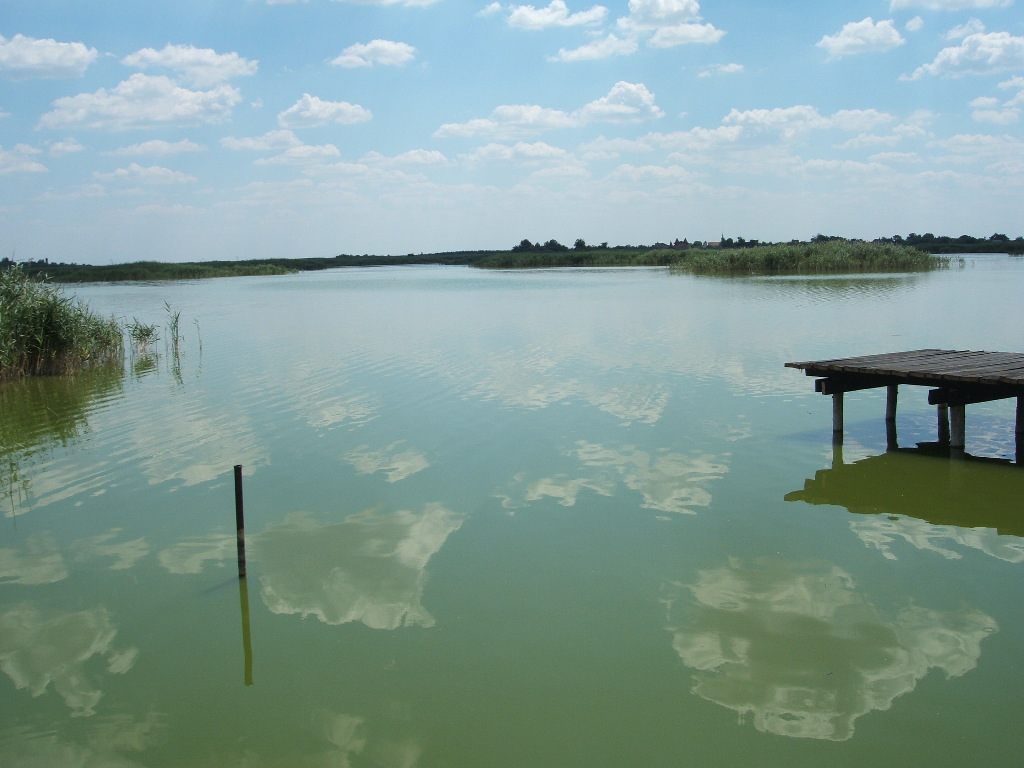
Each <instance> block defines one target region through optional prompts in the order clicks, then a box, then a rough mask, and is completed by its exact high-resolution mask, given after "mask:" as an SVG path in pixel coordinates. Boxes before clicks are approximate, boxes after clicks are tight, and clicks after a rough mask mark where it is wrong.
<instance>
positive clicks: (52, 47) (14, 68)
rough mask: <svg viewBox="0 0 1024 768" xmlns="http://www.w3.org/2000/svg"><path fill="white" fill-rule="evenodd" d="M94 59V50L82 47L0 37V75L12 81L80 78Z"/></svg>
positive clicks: (23, 36) (48, 39)
mask: <svg viewBox="0 0 1024 768" xmlns="http://www.w3.org/2000/svg"><path fill="white" fill-rule="evenodd" d="M97 55H98V54H97V53H96V49H95V48H89V47H87V46H86V45H85V44H83V43H58V42H57V41H56V40H53V39H51V38H47V39H45V40H37V39H36V38H33V37H26V36H25V35H15V36H14V37H12V38H11V39H10V40H8V39H6V38H5V37H3V36H0V72H3V73H4V74H6V75H7V76H8V77H9V78H11V79H13V80H24V79H29V78H62V77H81V76H82V75H83V74H84V73H85V70H86V69H88V67H89V65H90V64H92V63H93V62H94V61H96V56H97Z"/></svg>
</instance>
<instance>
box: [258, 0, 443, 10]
mask: <svg viewBox="0 0 1024 768" xmlns="http://www.w3.org/2000/svg"><path fill="white" fill-rule="evenodd" d="M265 2H266V3H267V5H294V4H295V3H300V2H301V3H304V2H306V0H265ZM334 2H336V3H342V2H352V3H357V4H359V5H379V6H389V5H400V6H402V7H404V8H418V7H419V8H425V7H426V6H428V5H433V4H434V3H436V2H437V0H334Z"/></svg>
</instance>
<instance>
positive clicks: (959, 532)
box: [850, 515, 1024, 563]
mask: <svg viewBox="0 0 1024 768" xmlns="http://www.w3.org/2000/svg"><path fill="white" fill-rule="evenodd" d="M850 529H851V530H852V531H853V532H854V533H855V534H857V536H859V537H860V539H861V541H863V542H864V543H865V544H867V545H868V546H870V547H874V548H875V549H877V550H879V551H880V552H881V553H882V555H883V556H884V557H885V558H886V559H888V560H896V559H898V558H897V556H896V554H895V553H894V552H893V551H892V549H891V548H890V545H891V544H892V543H893V542H895V541H896V540H897V539H902V540H903V541H905V542H906V543H907V544H910V545H911V546H914V547H916V548H917V549H920V550H927V551H930V552H935V553H936V554H939V555H942V556H943V557H945V558H946V559H948V560H959V559H961V558H962V557H963V555H962V554H960V553H959V552H957V551H955V550H953V549H949V547H950V546H956V545H959V546H961V547H967V548H969V549H974V550H977V551H979V552H983V553H985V554H986V555H989V556H991V557H995V558H997V559H999V560H1005V561H1006V562H1008V563H1024V539H1020V538H1018V537H1017V536H1007V535H1001V534H1000V533H999V531H997V530H995V529H994V528H960V527H958V526H955V525H933V524H932V523H929V522H926V521H924V520H918V519H916V518H913V517H898V516H895V515H889V516H879V517H872V518H868V519H866V520H855V521H853V522H851V523H850Z"/></svg>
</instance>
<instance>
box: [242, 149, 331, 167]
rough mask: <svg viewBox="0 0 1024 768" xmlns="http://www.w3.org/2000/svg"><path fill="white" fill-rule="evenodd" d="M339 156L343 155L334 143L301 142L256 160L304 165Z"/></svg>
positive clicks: (259, 163) (265, 162) (258, 162)
mask: <svg viewBox="0 0 1024 768" xmlns="http://www.w3.org/2000/svg"><path fill="white" fill-rule="evenodd" d="M338 157H341V152H340V151H339V149H338V148H337V147H336V146H334V145H333V144H320V145H317V146H314V145H312V144H300V145H298V146H295V147H289V148H288V149H286V150H285V151H284V152H282V153H281V154H280V155H276V156H275V157H268V158H261V159H259V160H257V161H256V165H304V164H307V163H322V162H327V161H328V160H334V159H335V158H338Z"/></svg>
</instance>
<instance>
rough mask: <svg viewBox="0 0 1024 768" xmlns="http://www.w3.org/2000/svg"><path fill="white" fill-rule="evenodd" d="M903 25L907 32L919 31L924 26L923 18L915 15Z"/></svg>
mask: <svg viewBox="0 0 1024 768" xmlns="http://www.w3.org/2000/svg"><path fill="white" fill-rule="evenodd" d="M903 26H904V28H905V29H906V30H907V32H919V31H920V30H921V28H922V27H924V19H922V18H921V17H920V16H915V17H914V18H912V19H911V20H910V21H908V22H907V23H906V24H904V25H903Z"/></svg>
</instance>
